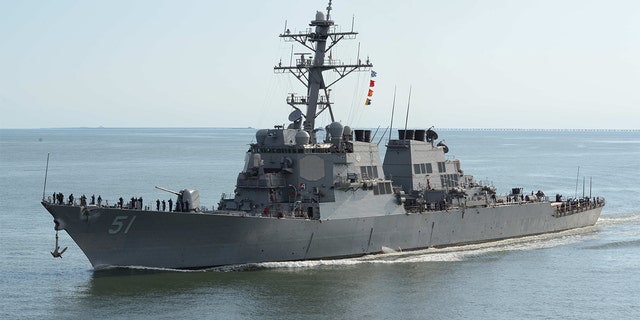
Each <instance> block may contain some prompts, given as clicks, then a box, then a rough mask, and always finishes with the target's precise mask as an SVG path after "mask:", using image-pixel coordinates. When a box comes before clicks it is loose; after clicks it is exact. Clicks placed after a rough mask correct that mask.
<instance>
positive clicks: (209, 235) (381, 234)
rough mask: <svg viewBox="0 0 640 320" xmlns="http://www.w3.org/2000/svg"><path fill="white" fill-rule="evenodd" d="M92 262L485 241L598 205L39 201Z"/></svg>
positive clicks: (585, 214) (556, 224)
mask: <svg viewBox="0 0 640 320" xmlns="http://www.w3.org/2000/svg"><path fill="white" fill-rule="evenodd" d="M43 205H44V207H45V208H46V209H47V210H48V211H49V212H50V213H51V215H52V216H53V218H54V222H55V223H56V229H57V230H65V231H67V233H68V234H69V235H70V236H71V238H73V240H74V241H75V242H76V243H77V244H78V246H79V247H80V248H81V249H82V251H83V252H84V253H85V255H86V256H87V258H88V259H89V261H90V262H91V264H92V265H93V266H94V268H101V267H107V266H145V267H158V268H189V269H191V268H208V267H214V266H222V265H234V264H245V263H257V262H267V261H290V260H311V259H324V258H339V257H349V256H360V255H366V254H371V253H379V252H381V251H383V249H384V248H391V249H401V250H413V249H421V248H428V247H442V246H451V245H460V244H468V243H478V242H488V241H494V240H500V239H506V238H514V237H522V236H527V235H535V234H541V233H549V232H558V231H563V230H568V229H573V228H580V227H585V226H591V225H594V224H595V223H596V221H597V220H598V217H599V216H600V212H601V210H602V206H600V205H598V206H595V205H594V206H589V207H587V208H583V209H582V210H576V211H575V212H569V213H564V214H562V215H560V214H558V213H557V212H556V211H555V209H554V207H553V206H552V205H551V203H549V202H537V203H523V204H511V205H500V206H495V207H492V206H489V207H485V206H480V207H472V208H466V209H452V210H448V211H426V212H423V213H413V214H389V215H382V216H369V217H359V218H345V219H330V220H313V219H301V218H273V217H260V216H239V215H236V214H225V213H219V212H216V213H166V212H157V211H143V210H126V209H115V208H106V207H92V206H89V207H83V206H66V205H54V204H51V203H47V202H43Z"/></svg>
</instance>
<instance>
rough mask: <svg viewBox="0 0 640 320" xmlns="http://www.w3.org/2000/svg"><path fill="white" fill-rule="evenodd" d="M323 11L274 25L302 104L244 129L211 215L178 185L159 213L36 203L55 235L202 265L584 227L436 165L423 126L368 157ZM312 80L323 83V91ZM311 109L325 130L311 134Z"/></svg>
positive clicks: (571, 211)
mask: <svg viewBox="0 0 640 320" xmlns="http://www.w3.org/2000/svg"><path fill="white" fill-rule="evenodd" d="M331 9H332V8H331V1H330V2H329V6H328V7H327V10H326V14H325V13H322V12H317V13H316V15H315V18H314V19H313V20H312V21H311V23H310V25H309V26H310V28H309V29H307V30H306V31H305V32H298V33H296V32H290V31H289V30H288V29H286V28H285V31H284V32H283V33H282V34H281V35H280V37H281V38H283V39H284V40H287V41H292V42H296V43H298V44H299V45H301V46H302V47H303V48H306V49H308V50H309V51H310V52H308V53H299V54H297V57H296V59H295V60H292V61H294V62H293V63H292V64H291V65H286V66H285V65H283V64H282V62H279V63H278V64H277V65H276V66H275V67H274V71H275V72H276V73H285V74H287V73H288V74H290V75H293V76H294V77H295V78H297V79H298V80H299V81H300V82H301V83H302V84H303V85H304V86H305V88H306V94H305V95H295V94H289V95H287V99H286V102H287V104H288V105H290V106H291V107H292V109H293V111H292V112H291V113H290V114H289V117H288V119H289V121H290V123H289V124H288V125H287V126H286V127H285V126H282V125H280V126H274V127H273V128H270V129H261V130H258V131H257V132H256V141H255V143H252V144H251V145H250V147H249V150H248V151H247V153H246V155H245V161H244V167H243V169H242V171H241V172H240V173H239V174H238V177H237V182H236V188H235V191H234V192H233V194H226V195H222V197H221V199H220V202H219V203H218V206H217V210H212V211H207V210H202V209H201V207H200V196H199V192H198V191H197V190H190V189H185V190H181V191H178V192H176V191H171V190H168V189H164V188H160V189H162V190H165V191H169V192H172V193H174V194H176V195H177V198H176V202H175V203H176V210H174V212H171V213H167V212H158V211H154V210H147V209H144V208H142V207H137V206H136V205H135V203H134V202H135V201H133V199H132V202H131V203H129V204H123V203H122V201H120V202H119V203H118V204H116V205H112V206H105V205H102V204H97V205H96V204H95V203H91V204H87V203H86V202H84V201H83V202H81V203H80V204H77V203H74V202H71V203H68V204H65V203H63V202H62V201H56V199H53V201H47V200H45V199H43V202H42V204H43V206H44V207H45V208H46V209H47V210H48V211H49V212H50V213H51V215H52V216H53V217H54V223H55V228H56V230H66V231H67V232H68V233H69V235H70V236H71V237H72V238H73V239H74V241H75V242H76V243H77V244H78V246H79V247H80V248H81V249H82V250H83V252H84V253H85V254H86V255H87V257H88V258H89V260H90V261H91V263H92V264H93V266H94V267H101V266H146V267H164V268H206V267H212V266H219V265H229V264H240V263H255V262H263V261H283V260H305V259H321V258H337V257H347V256H358V255H363V254H369V253H378V252H381V251H383V249H384V248H394V249H402V250H408V249H420V248H427V247H438V246H447V245H458V244H465V243H476V242H485V241H492V240H498V239H504V238H510V237H521V236H526V235H533V234H540V233H547V232H557V231H561V230H567V229H572V228H578V227H584V226H589V225H593V224H595V223H596V221H597V219H598V217H599V215H600V212H601V210H602V206H603V205H604V200H602V199H599V198H583V199H573V200H566V199H562V198H561V197H559V196H557V197H555V198H554V199H548V197H547V196H545V195H544V193H543V192H542V191H539V192H538V193H536V194H530V195H529V194H527V195H525V194H523V192H522V189H520V188H514V189H512V190H511V193H510V194H508V195H498V193H497V192H496V190H495V188H494V187H493V186H491V185H482V184H480V183H478V182H476V181H475V180H474V178H473V176H471V175H468V174H465V173H464V172H463V170H462V168H461V163H460V161H459V160H449V159H447V157H446V153H447V152H448V146H446V145H444V144H443V143H442V142H437V139H438V134H437V133H436V132H435V131H434V130H433V128H429V129H416V130H407V129H405V130H399V131H398V136H397V137H398V138H397V139H389V141H388V143H387V145H386V153H385V155H384V161H381V156H380V153H379V149H378V144H377V143H374V142H372V141H371V140H372V137H371V130H368V129H356V128H352V127H350V126H349V125H345V124H342V123H340V122H337V121H335V119H334V116H333V110H332V102H331V100H330V88H331V87H332V86H333V85H334V84H336V83H337V82H338V81H339V80H341V79H342V78H344V77H346V76H347V75H349V74H351V73H352V72H358V71H370V70H371V67H372V64H371V62H370V61H369V59H368V58H367V59H365V61H364V62H363V61H361V60H360V59H359V58H358V59H356V61H357V62H356V63H352V64H344V63H342V62H340V61H339V60H337V59H332V58H329V59H327V57H326V56H327V52H329V50H331V48H333V47H334V46H336V45H338V43H339V42H340V41H342V40H345V39H353V38H355V36H356V35H357V33H356V32H353V31H348V32H341V31H338V29H337V28H336V27H335V25H334V22H333V21H332V20H331V18H330V13H331ZM325 72H334V73H335V74H337V80H335V81H332V82H331V83H326V82H325V78H324V75H323V73H325ZM323 112H328V113H329V116H330V119H331V122H330V123H328V124H321V127H320V128H318V125H319V124H318V123H316V122H317V121H316V120H317V119H318V116H319V115H320V114H322V113H323ZM319 131H324V135H323V136H324V137H321V136H320V135H318V134H317V133H318V132H319ZM56 245H57V244H56ZM55 252H56V253H57V254H59V255H61V253H59V252H58V251H57V250H56V251H55ZM52 254H54V253H52ZM54 256H56V255H55V254H54Z"/></svg>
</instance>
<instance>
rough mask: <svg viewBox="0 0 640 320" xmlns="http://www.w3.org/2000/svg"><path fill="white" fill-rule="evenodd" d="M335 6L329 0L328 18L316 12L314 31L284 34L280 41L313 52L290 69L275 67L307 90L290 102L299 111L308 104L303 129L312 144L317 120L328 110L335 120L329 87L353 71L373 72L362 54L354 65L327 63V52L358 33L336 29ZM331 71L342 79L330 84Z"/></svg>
mask: <svg viewBox="0 0 640 320" xmlns="http://www.w3.org/2000/svg"><path fill="white" fill-rule="evenodd" d="M331 4H332V1H331V0H329V5H328V6H327V14H326V16H325V15H324V14H323V13H322V12H320V11H318V12H317V13H316V16H315V19H314V20H312V21H311V23H310V24H309V26H310V27H311V28H308V29H307V31H306V32H298V33H295V32H284V33H283V34H281V35H280V38H283V39H284V40H285V41H291V42H297V43H298V44H300V45H302V46H303V47H305V48H307V49H309V50H310V51H311V52H310V53H309V52H308V53H306V54H308V56H306V54H304V53H296V54H295V55H299V58H296V59H295V61H292V62H290V63H289V65H288V66H285V65H282V62H279V63H278V64H277V65H276V66H275V67H274V68H273V70H274V72H276V73H290V74H292V75H293V76H295V77H296V78H297V79H298V80H299V81H300V82H301V83H302V84H303V85H304V86H305V87H306V88H307V94H306V95H302V96H290V97H287V103H288V104H289V105H291V106H292V107H294V108H296V106H295V105H306V109H307V110H306V112H305V113H304V115H303V116H304V121H303V124H302V129H303V130H304V131H306V132H307V133H309V142H310V143H316V142H317V140H316V133H315V130H314V129H315V120H316V118H317V117H318V116H319V115H320V114H321V113H322V112H323V111H324V110H327V109H329V113H330V114H331V119H332V121H334V120H333V119H334V118H333V111H332V110H331V104H332V102H331V101H330V99H329V88H330V87H331V86H332V85H334V84H335V83H336V82H338V81H340V80H342V79H343V78H344V77H346V76H347V75H349V74H350V73H351V72H353V71H369V70H371V67H373V65H372V64H371V62H370V61H369V59H368V58H367V60H366V61H362V60H361V59H360V58H359V52H358V56H357V57H356V62H354V63H347V64H345V63H343V62H341V61H339V60H338V59H335V58H333V57H331V56H329V59H327V60H325V55H326V54H327V52H329V50H331V48H333V46H335V45H336V44H337V43H338V42H339V41H340V40H343V39H355V37H356V35H357V34H358V33H357V32H354V31H348V32H341V31H339V30H337V29H336V26H335V25H334V22H333V21H332V20H331V15H330V14H331V10H332V7H331ZM287 31H288V30H287ZM329 70H331V71H334V72H335V73H337V75H338V77H337V79H336V80H334V81H333V82H331V83H328V84H327V83H325V79H324V77H323V75H322V73H323V72H324V71H329ZM321 92H322V93H323V94H322V95H321V94H320V93H321Z"/></svg>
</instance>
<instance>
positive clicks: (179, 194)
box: [155, 186, 182, 196]
mask: <svg viewBox="0 0 640 320" xmlns="http://www.w3.org/2000/svg"><path fill="white" fill-rule="evenodd" d="M155 188H156V189H160V190H162V191H166V192H169V193H173V194H175V195H176V196H181V195H182V193H180V192H177V191H173V190H169V189H167V188H163V187H158V186H155Z"/></svg>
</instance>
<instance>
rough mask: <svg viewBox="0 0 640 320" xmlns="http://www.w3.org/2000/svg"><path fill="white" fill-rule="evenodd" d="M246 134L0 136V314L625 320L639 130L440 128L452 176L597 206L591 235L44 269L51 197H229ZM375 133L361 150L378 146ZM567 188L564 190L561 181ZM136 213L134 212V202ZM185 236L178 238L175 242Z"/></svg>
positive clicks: (632, 265)
mask: <svg viewBox="0 0 640 320" xmlns="http://www.w3.org/2000/svg"><path fill="white" fill-rule="evenodd" d="M253 134H254V130H251V129H40V130H0V219H1V220H0V221H1V223H0V226H1V227H2V229H1V231H0V248H1V250H0V275H1V277H0V318H1V319H15V318H28V319H40V318H54V319H91V318H99V319H103V318H107V319H129V318H146V319H158V318H160V319H162V318H164V319H175V318H212V319H283V318H288V319H397V318H405V319H478V318H481V319H603V318H605V319H637V318H640V197H639V195H640V160H639V159H640V132H639V131H626V132H611V131H491V130H441V131H440V132H439V134H440V138H442V139H445V140H446V143H447V145H448V146H449V148H450V149H451V152H450V153H449V155H450V156H451V157H455V158H457V159H460V160H461V161H462V167H463V170H464V171H465V173H466V174H473V175H475V177H476V179H477V180H489V181H492V182H493V183H494V184H495V185H496V186H497V187H498V190H499V192H501V193H506V192H507V191H508V190H510V188H512V187H523V188H524V189H525V191H527V192H528V191H537V190H538V189H542V190H543V191H545V192H546V193H547V194H555V193H562V194H564V195H565V196H574V195H575V194H576V193H577V194H578V195H579V196H581V195H582V193H583V178H582V177H586V180H584V181H586V184H585V188H584V190H585V191H584V192H585V193H586V194H588V193H589V192H590V190H589V177H592V178H593V191H592V192H593V195H594V196H596V195H598V196H603V197H605V198H606V200H607V206H606V207H605V209H604V211H603V213H602V216H601V218H600V221H599V222H598V223H597V225H596V226H595V227H591V228H586V229H582V230H577V231H570V232H564V233H560V234H553V235H545V236H536V237H529V238H523V239H517V240H507V241H501V242H498V243H492V244H483V245H472V246H463V247H455V248H447V249H428V250H424V251H419V252H404V253H393V254H385V255H375V256H368V257H363V258H358V259H347V260H330V261H313V262H291V263H266V264H261V265H256V266H250V267H247V266H245V267H235V268H222V269H215V270H208V271H195V272H178V271H169V270H134V269H118V270H105V271H93V269H92V268H91V265H90V264H89V262H88V260H87V259H86V258H85V257H84V255H83V254H82V252H81V251H80V250H79V249H78V247H77V246H75V244H74V243H73V242H72V240H71V239H70V238H69V237H68V235H67V234H66V233H64V232H62V233H61V234H60V241H61V245H62V246H63V247H64V246H68V247H69V250H68V251H67V252H66V253H65V254H64V258H63V259H53V258H52V257H51V255H50V254H49V251H51V250H53V245H54V240H55V233H54V230H53V222H52V219H51V217H50V216H49V214H48V213H46V212H45V210H44V209H43V208H42V207H41V206H40V205H39V201H40V199H41V198H42V192H43V182H44V175H45V164H46V158H47V153H51V157H50V163H49V173H48V178H47V179H48V180H47V188H46V194H45V196H49V195H50V194H52V193H53V192H64V194H65V195H67V194H69V193H73V194H74V195H76V197H78V196H79V195H81V194H86V195H87V196H90V195H91V194H95V195H96V196H98V195H101V196H102V198H104V199H105V200H109V201H110V202H111V201H115V199H117V198H118V197H120V196H123V197H124V198H125V199H128V198H130V197H132V196H137V197H139V196H142V197H143V198H144V199H145V201H151V200H155V199H157V198H160V199H168V198H169V197H168V196H169V194H167V193H164V192H162V191H160V190H157V189H154V188H153V187H154V186H156V185H159V186H164V187H166V188H169V189H175V190H179V189H182V188H187V187H188V188H196V189H199V190H200V192H201V198H202V202H203V204H204V205H206V206H208V207H211V206H214V205H215V204H216V203H217V202H218V200H219V198H220V194H221V193H223V192H230V191H232V190H233V187H234V182H235V178H236V175H237V172H239V171H240V170H241V168H242V161H243V159H244V152H245V151H246V150H247V147H248V143H250V142H251V141H252V140H254V139H253ZM377 139H378V138H376V139H375V140H376V141H377ZM578 167H579V172H580V178H579V179H578V184H577V188H576V175H577V172H578ZM147 203H149V202H147ZM185 236H188V235H185Z"/></svg>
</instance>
